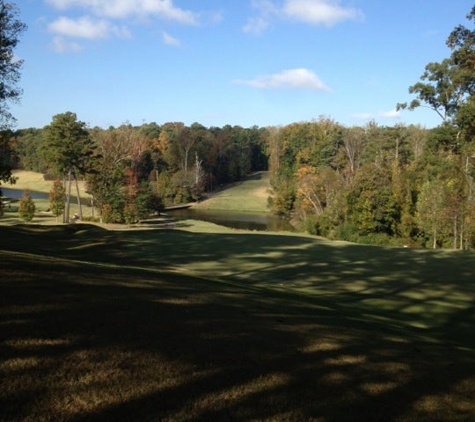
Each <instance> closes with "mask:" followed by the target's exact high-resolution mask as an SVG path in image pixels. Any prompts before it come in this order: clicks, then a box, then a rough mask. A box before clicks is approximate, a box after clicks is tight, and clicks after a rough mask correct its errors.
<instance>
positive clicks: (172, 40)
mask: <svg viewBox="0 0 475 422" xmlns="http://www.w3.org/2000/svg"><path fill="white" fill-rule="evenodd" d="M162 38H163V42H164V43H165V44H166V45H172V46H175V47H179V46H180V45H181V42H180V40H178V39H177V38H174V37H172V36H171V35H170V34H168V33H166V32H165V31H163V32H162Z"/></svg>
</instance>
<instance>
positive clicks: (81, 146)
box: [44, 111, 95, 222]
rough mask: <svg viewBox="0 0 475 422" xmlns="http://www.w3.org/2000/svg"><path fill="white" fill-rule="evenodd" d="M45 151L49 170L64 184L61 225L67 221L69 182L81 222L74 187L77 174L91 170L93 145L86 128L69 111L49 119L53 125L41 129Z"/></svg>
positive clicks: (80, 208)
mask: <svg viewBox="0 0 475 422" xmlns="http://www.w3.org/2000/svg"><path fill="white" fill-rule="evenodd" d="M44 146H45V151H46V156H47V159H48V161H49V162H50V164H51V165H52V167H53V169H54V170H55V171H56V172H58V173H59V174H60V175H62V176H63V177H64V178H65V179H67V181H68V190H67V192H68V193H67V195H66V212H65V213H64V218H65V222H68V220H69V209H70V197H71V195H70V193H71V182H72V179H74V180H75V182H76V193H77V198H78V205H79V218H81V219H82V207H81V200H80V193H79V187H78V183H77V181H78V179H77V177H78V174H82V175H84V174H86V173H88V172H91V171H92V169H93V164H92V162H93V159H94V157H93V153H94V149H95V143H94V141H93V140H92V138H91V136H90V134H89V132H88V130H87V129H86V124H85V123H84V122H81V121H79V120H77V116H76V114H75V113H72V112H70V111H68V112H66V113H62V114H57V115H55V116H53V121H52V122H51V124H50V125H49V126H47V127H45V142H44Z"/></svg>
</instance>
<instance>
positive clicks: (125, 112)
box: [11, 0, 473, 128]
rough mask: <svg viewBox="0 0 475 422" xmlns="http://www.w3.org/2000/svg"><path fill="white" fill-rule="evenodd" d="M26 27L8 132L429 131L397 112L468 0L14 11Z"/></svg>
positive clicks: (81, 3) (102, 0)
mask: <svg viewBox="0 0 475 422" xmlns="http://www.w3.org/2000/svg"><path fill="white" fill-rule="evenodd" d="M16 4H17V6H18V7H19V9H20V19H21V20H22V21H23V22H25V23H26V24H27V25H28V30H27V32H26V33H25V34H24V35H23V36H22V38H21V42H20V44H19V46H18V48H17V49H16V51H15V53H16V55H17V56H18V57H19V58H21V59H23V60H24V66H23V70H22V79H21V82H20V86H21V87H22V88H23V91H24V92H23V96H22V99H21V102H20V104H19V105H14V106H12V109H11V111H12V113H13V114H14V115H15V116H16V118H17V120H18V124H17V128H27V127H37V128H40V127H43V126H45V125H47V124H49V123H50V122H51V120H52V117H53V115H55V114H58V113H63V112H66V111H72V112H75V113H76V114H77V116H78V119H79V120H82V121H84V122H86V123H87V124H88V125H89V126H90V127H94V126H99V127H103V128H107V127H109V126H119V125H121V124H123V123H127V122H128V123H131V124H133V125H140V124H142V123H150V122H156V123H158V124H163V123H166V122H178V121H179V122H183V123H185V124H186V125H190V124H192V123H194V122H198V123H201V124H203V125H204V126H206V127H211V126H219V127H221V126H224V125H226V124H230V125H240V126H243V127H250V126H253V125H257V126H260V127H264V126H274V125H277V126H283V125H287V124H290V123H294V122H300V121H311V120H313V119H318V118H319V116H326V117H330V118H332V119H334V120H335V121H337V122H339V123H341V124H344V125H346V126H352V125H364V124H366V123H367V122H368V121H369V120H375V121H376V122H377V123H379V124H381V125H389V126H392V125H394V124H400V123H403V124H411V123H415V124H421V125H422V126H425V127H433V126H436V125H438V124H439V123H440V120H439V118H438V116H437V115H436V114H435V113H434V112H433V111H430V110H427V109H419V110H417V111H414V112H410V111H403V112H400V113H397V112H396V111H395V105H396V104H397V103H398V102H402V101H407V100H410V99H411V96H410V95H409V93H408V87H409V86H410V85H412V84H414V83H416V82H418V81H419V79H420V76H421V75H422V73H423V71H424V67H425V65H426V64H428V63H429V62H433V61H441V60H443V59H444V58H446V57H448V56H449V55H450V51H449V50H448V48H447V47H446V45H445V40H446V38H447V36H448V35H449V33H450V32H451V31H452V30H453V29H454V27H455V26H457V25H459V24H464V25H467V26H469V25H470V23H469V22H468V21H467V20H466V15H467V13H469V11H470V10H471V8H472V6H473V2H470V1H468V0H399V1H387V0H341V1H339V0H200V1H197V0H17V1H16Z"/></svg>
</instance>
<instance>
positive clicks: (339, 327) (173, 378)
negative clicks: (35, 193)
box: [0, 228, 475, 422]
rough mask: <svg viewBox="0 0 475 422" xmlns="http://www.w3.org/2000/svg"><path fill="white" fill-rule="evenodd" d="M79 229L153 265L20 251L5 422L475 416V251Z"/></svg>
mask: <svg viewBox="0 0 475 422" xmlns="http://www.w3.org/2000/svg"><path fill="white" fill-rule="evenodd" d="M76 229H77V228H76ZM83 229H84V228H83ZM71 230H72V231H71V233H70V235H71V236H72V238H71V239H70V240H69V241H68V240H66V239H63V240H61V239H62V238H61V235H60V233H57V232H54V230H53V232H51V233H50V236H51V238H56V239H57V241H58V242H60V244H61V245H63V246H64V255H65V257H67V258H71V257H73V256H74V257H75V259H77V260H91V258H92V257H93V254H96V261H102V262H104V263H105V264H119V263H121V262H122V263H124V262H125V260H127V264H129V265H130V266H131V267H140V266H141V267H142V268H149V269H150V270H138V269H137V268H134V269H130V268H127V267H117V268H116V267H114V266H109V265H91V264H80V263H75V262H71V261H63V260H61V259H58V258H42V257H36V258H35V259H31V258H30V259H26V260H25V258H24V257H22V256H15V254H11V253H6V254H2V257H1V258H2V266H1V269H0V272H1V275H2V277H1V280H2V281H1V282H0V289H1V291H0V305H1V306H0V309H1V316H2V319H1V330H0V355H1V357H2V359H1V362H2V363H1V365H0V373H1V377H0V406H1V408H2V409H3V411H2V416H0V420H13V421H19V420H35V419H37V420H39V419H44V420H57V421H108V420H111V421H112V420H115V421H117V420H143V421H146V420H154V421H158V420H164V421H165V420H166V421H205V420H206V421H213V420H214V421H226V420H229V421H250V420H273V421H274V420H275V421H279V420H282V421H283V420H287V421H289V420H290V421H307V420H316V421H325V422H327V421H383V420H384V421H421V422H429V421H467V422H468V421H472V420H474V417H475V405H474V403H475V376H474V373H475V358H474V346H475V345H474V341H473V335H472V333H473V327H474V325H475V322H474V319H473V318H474V309H473V299H474V296H473V287H472V284H473V283H472V280H473V273H472V270H471V269H470V267H469V266H468V265H469V264H470V261H471V260H472V259H473V254H446V253H442V252H441V253H435V254H434V253H426V252H425V251H407V250H402V249H401V250H399V249H394V250H386V249H381V248H365V247H360V246H354V245H338V247H337V246H336V245H335V246H332V245H331V244H328V243H326V242H324V241H317V240H315V239H312V238H308V239H302V238H297V237H293V236H287V237H282V238H280V239H279V242H274V241H273V239H271V238H269V237H268V236H266V235H256V234H253V235H243V234H236V235H219V236H218V235H201V234H190V233H185V232H183V233H180V232H178V233H177V232H176V231H174V232H170V233H166V232H160V233H158V232H143V233H140V234H139V233H128V232H123V233H102V232H94V233H93V232H83V233H80V232H79V231H77V230H73V229H71ZM94 230H95V229H94ZM99 233H100V236H98V235H99ZM81 236H82V237H81ZM108 236H109V237H108ZM43 239H44V237H43ZM139 239H141V241H139ZM30 241H31V238H30ZM61 242H63V243H61ZM68 242H69V243H68ZM33 243H35V242H33ZM96 245H97V246H96ZM224 245H226V247H225V246H224ZM57 247H58V244H56V248H57ZM44 248H45V250H50V251H51V253H52V252H54V250H55V248H54V247H53V246H52V245H45V246H44ZM140 248H141V249H140ZM361 248H363V249H361ZM56 250H57V249H56ZM99 251H102V255H99ZM45 255H47V254H45ZM283 258H284V259H283ZM244 261H245V262H246V263H247V268H246V266H245V265H243V262H244ZM164 263H166V265H167V267H178V266H181V267H182V268H184V269H188V270H190V271H191V270H192V269H194V270H195V271H196V272H197V273H200V268H204V267H206V266H207V267H208V270H209V271H210V272H211V273H213V271H214V273H215V275H216V278H218V280H216V281H215V282H210V281H207V280H201V279H198V278H194V277H186V276H184V275H183V274H172V273H163V272H160V271H159V270H160V269H161V268H163V266H164ZM216 263H217V264H216ZM232 265H234V267H233V266H232ZM226 268H227V270H226ZM226 271H227V272H226ZM203 273H204V272H203ZM236 281H238V283H237V282H236Z"/></svg>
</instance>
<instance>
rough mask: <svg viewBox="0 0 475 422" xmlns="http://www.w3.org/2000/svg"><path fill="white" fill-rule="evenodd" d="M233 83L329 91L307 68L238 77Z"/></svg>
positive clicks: (259, 86)
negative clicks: (250, 77) (243, 77)
mask: <svg viewBox="0 0 475 422" xmlns="http://www.w3.org/2000/svg"><path fill="white" fill-rule="evenodd" d="M234 83H235V84H240V85H248V86H252V87H254V88H260V89H271V88H291V89H309V90H314V91H329V88H328V87H327V86H326V85H325V84H324V83H323V82H322V81H321V80H320V78H319V77H318V76H317V75H316V74H315V73H313V72H312V71H310V70H308V69H302V68H300V69H290V70H284V71H282V72H280V73H275V74H273V75H267V76H261V77H258V78H256V79H252V80H243V79H238V80H235V81H234Z"/></svg>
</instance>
